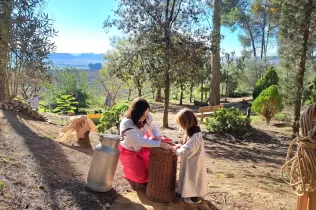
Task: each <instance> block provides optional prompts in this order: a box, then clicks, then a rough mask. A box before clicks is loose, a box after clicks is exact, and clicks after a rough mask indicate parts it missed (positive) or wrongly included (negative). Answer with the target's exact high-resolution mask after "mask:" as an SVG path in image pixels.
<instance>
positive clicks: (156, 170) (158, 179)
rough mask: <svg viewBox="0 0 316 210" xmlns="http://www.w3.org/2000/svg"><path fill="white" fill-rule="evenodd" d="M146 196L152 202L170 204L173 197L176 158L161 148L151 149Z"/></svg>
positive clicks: (174, 193)
mask: <svg viewBox="0 0 316 210" xmlns="http://www.w3.org/2000/svg"><path fill="white" fill-rule="evenodd" d="M149 157H150V162H149V174H148V183H147V188H146V196H147V198H148V199H149V200H151V201H154V202H160V203H165V202H170V201H172V200H173V199H174V198H175V196H176V192H175V185H176V173H177V156H176V155H172V154H171V153H170V152H169V151H167V150H164V149H161V148H151V150H150V156H149Z"/></svg>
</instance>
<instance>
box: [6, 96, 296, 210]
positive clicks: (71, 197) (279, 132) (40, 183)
mask: <svg viewBox="0 0 316 210" xmlns="http://www.w3.org/2000/svg"><path fill="white" fill-rule="evenodd" d="M232 103H236V104H238V101H234V102H232ZM152 106H153V109H154V110H155V114H154V117H155V120H156V122H157V124H158V125H162V109H163V105H162V104H159V103H157V104H153V105H152ZM183 107H184V106H178V105H171V107H170V113H169V127H170V128H169V129H162V130H161V133H162V134H163V135H165V136H167V137H169V138H171V139H172V140H174V141H180V140H181V138H182V135H183V134H182V133H181V132H179V131H178V127H177V125H176V124H175V121H174V117H175V113H176V112H177V111H178V110H179V109H181V108H183ZM187 107H189V108H192V109H194V110H197V108H196V107H194V106H187ZM47 116H48V118H49V119H50V121H54V122H56V123H57V124H58V125H52V124H48V123H43V122H38V121H34V120H31V119H29V118H27V117H25V116H23V115H21V114H19V113H15V112H10V111H1V110H0V209H107V206H108V204H111V203H112V202H113V201H114V200H115V198H116V197H117V196H119V194H122V193H124V192H126V191H131V188H130V186H129V184H128V183H127V182H126V181H125V180H124V179H123V178H122V169H121V166H120V164H119V165H118V168H117V172H116V175H115V181H114V184H113V190H111V191H110V192H108V193H95V192H92V191H90V190H88V189H86V188H85V186H84V182H85V179H86V177H87V173H88V170H89V167H90V162H91V159H92V154H93V150H83V149H80V148H78V147H75V146H72V145H70V144H67V143H65V144H60V143H58V142H56V141H55V140H54V139H55V138H56V137H57V136H58V130H59V129H60V128H61V127H62V126H61V125H60V124H63V123H64V122H65V121H66V120H67V119H66V118H62V117H60V118H57V117H56V116H54V115H47ZM253 127H254V128H253V130H252V133H251V135H250V136H249V137H248V138H247V139H244V140H238V139H235V138H233V137H231V136H219V135H215V134H211V133H209V132H207V131H206V130H205V128H204V127H203V126H202V130H203V133H204V137H205V147H206V152H207V169H208V176H209V188H210V194H209V199H210V201H211V202H212V203H214V204H215V205H216V206H217V207H218V208H219V209H227V210H228V209H231V210H233V209H241V210H248V209H249V210H250V209H251V210H274V209H275V210H281V209H283V210H284V209H287V210H289V209H295V199H296V196H295V195H294V193H293V192H292V190H291V188H290V187H289V186H288V185H286V184H285V183H284V182H283V181H282V179H281V176H280V168H281V166H282V164H283V163H284V159H285V156H286V152H287V147H288V145H289V143H290V141H291V140H292V139H291V137H290V130H291V129H290V127H286V126H283V125H281V124H278V123H277V122H275V124H272V125H265V124H264V123H259V124H254V125H253ZM90 139H91V144H92V145H93V146H95V145H97V144H98V143H99V140H98V135H97V134H96V133H92V134H90ZM1 182H2V183H3V184H4V188H3V189H1Z"/></svg>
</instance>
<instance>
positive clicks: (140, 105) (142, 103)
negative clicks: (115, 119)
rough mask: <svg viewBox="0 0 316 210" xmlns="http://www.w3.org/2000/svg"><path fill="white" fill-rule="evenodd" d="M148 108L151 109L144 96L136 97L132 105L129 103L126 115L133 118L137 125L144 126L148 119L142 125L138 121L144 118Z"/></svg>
mask: <svg viewBox="0 0 316 210" xmlns="http://www.w3.org/2000/svg"><path fill="white" fill-rule="evenodd" d="M147 109H150V106H149V104H148V102H147V101H146V100H145V99H143V98H136V99H134V101H132V103H131V105H129V107H128V110H127V111H126V112H125V117H127V118H130V119H132V120H133V122H134V124H135V125H136V126H137V127H139V128H140V127H143V125H144V124H145V123H146V120H145V121H144V123H143V124H142V125H140V124H139V122H138V121H139V119H140V118H142V116H143V115H144V114H145V112H146V110H147Z"/></svg>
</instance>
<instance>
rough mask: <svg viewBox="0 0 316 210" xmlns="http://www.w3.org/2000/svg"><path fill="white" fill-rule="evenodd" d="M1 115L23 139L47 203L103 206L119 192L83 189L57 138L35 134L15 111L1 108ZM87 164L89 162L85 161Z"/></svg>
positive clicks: (90, 207) (52, 207)
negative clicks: (95, 191)
mask: <svg viewBox="0 0 316 210" xmlns="http://www.w3.org/2000/svg"><path fill="white" fill-rule="evenodd" d="M4 116H5V118H6V119H7V120H8V122H9V123H10V124H11V126H12V128H13V129H14V130H15V132H16V133H17V134H18V135H20V136H22V137H23V141H24V142H20V143H21V144H25V145H26V147H27V148H28V150H29V152H30V153H31V154H32V157H33V158H34V159H35V163H36V164H37V169H36V170H37V172H38V173H39V175H40V176H41V177H42V179H43V180H42V182H43V183H44V185H45V188H44V189H43V191H44V193H46V194H47V195H48V198H49V199H48V200H46V203H47V207H48V208H51V209H62V208H63V207H62V206H60V205H59V204H60V202H59V200H61V199H67V201H68V202H71V203H72V204H71V205H72V206H73V207H74V208H80V209H103V205H105V204H106V203H112V202H113V201H114V200H115V198H116V197H117V196H118V195H119V194H118V193H117V192H116V191H115V190H111V191H110V192H108V193H94V192H92V191H90V190H87V189H86V188H85V186H84V183H83V182H81V181H80V180H79V178H78V172H77V171H76V169H75V168H74V167H73V166H72V164H71V162H70V161H69V158H68V157H66V155H65V154H64V151H63V149H62V146H61V145H59V144H58V143H57V142H55V141H53V140H51V139H49V138H46V137H41V136H38V135H37V134H36V133H34V132H33V131H32V130H31V129H30V128H29V127H28V126H26V125H25V124H24V123H23V122H21V119H28V118H27V117H25V116H23V115H19V114H17V113H15V112H9V111H4ZM87 164H90V163H88V162H87Z"/></svg>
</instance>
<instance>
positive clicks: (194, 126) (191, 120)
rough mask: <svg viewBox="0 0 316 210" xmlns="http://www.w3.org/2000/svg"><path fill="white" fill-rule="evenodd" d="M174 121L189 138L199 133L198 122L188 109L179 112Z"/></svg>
mask: <svg viewBox="0 0 316 210" xmlns="http://www.w3.org/2000/svg"><path fill="white" fill-rule="evenodd" d="M176 121H177V123H178V124H179V125H180V127H181V128H182V129H184V130H185V132H186V134H187V135H188V136H189V137H191V136H192V135H193V134H194V133H198V132H201V129H200V127H199V126H198V120H197V118H196V117H195V115H194V113H193V112H192V111H191V110H190V109H182V110H180V111H179V112H178V113H177V115H176Z"/></svg>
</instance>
